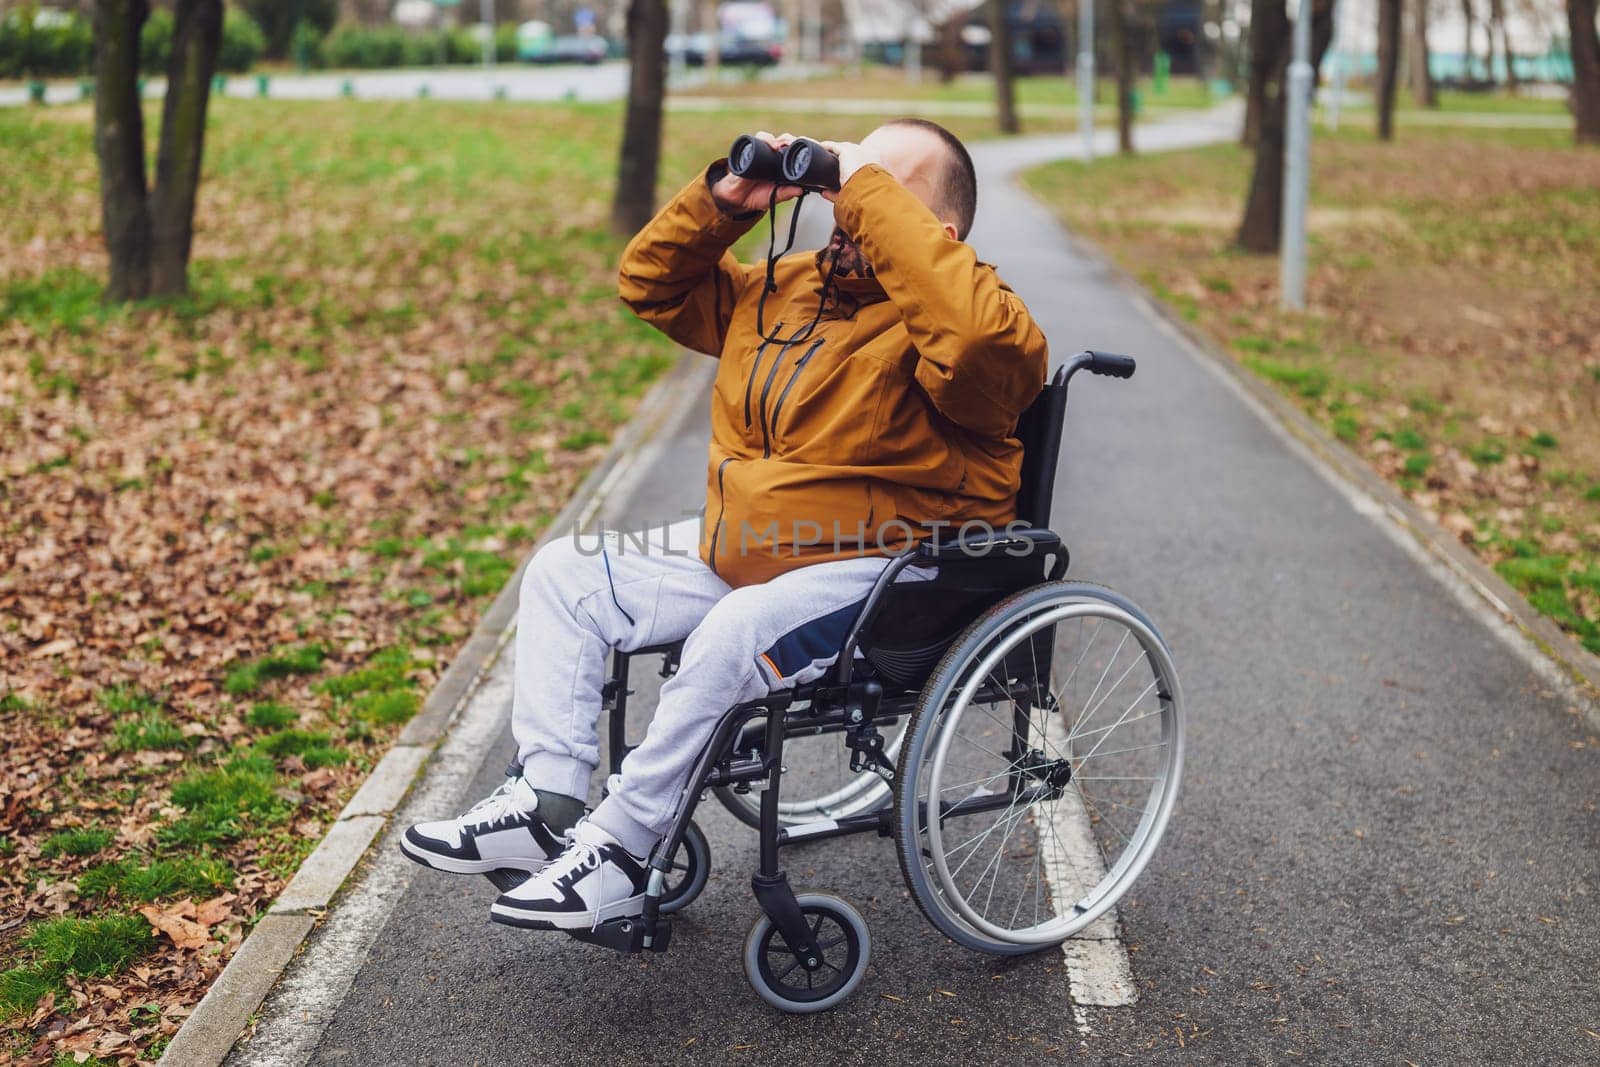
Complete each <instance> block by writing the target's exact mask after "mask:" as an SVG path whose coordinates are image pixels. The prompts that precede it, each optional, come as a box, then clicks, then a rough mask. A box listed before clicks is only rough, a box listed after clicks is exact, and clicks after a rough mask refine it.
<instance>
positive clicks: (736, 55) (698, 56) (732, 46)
mask: <svg viewBox="0 0 1600 1067" xmlns="http://www.w3.org/2000/svg"><path fill="white" fill-rule="evenodd" d="M718 43H719V46H720V47H719V48H718V56H717V58H718V61H719V62H720V63H721V64H722V65H723V66H727V67H770V66H772V65H773V64H775V63H777V62H778V61H779V60H780V59H782V58H783V46H782V45H781V44H778V43H777V42H776V41H763V40H758V39H756V38H753V37H742V36H740V35H738V34H733V33H725V34H723V35H722V37H721V39H720V40H719V42H718ZM666 48H667V57H668V58H669V59H671V58H676V57H677V56H678V54H679V53H682V55H683V61H684V62H685V63H686V64H688V65H689V66H691V67H702V66H705V63H706V59H707V57H708V56H710V54H711V35H710V34H708V33H673V34H668V35H667V43H666Z"/></svg>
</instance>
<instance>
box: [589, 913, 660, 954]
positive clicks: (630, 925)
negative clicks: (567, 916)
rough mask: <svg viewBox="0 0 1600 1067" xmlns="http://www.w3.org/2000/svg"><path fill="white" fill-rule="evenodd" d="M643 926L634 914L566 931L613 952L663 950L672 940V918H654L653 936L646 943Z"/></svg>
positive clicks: (643, 922)
mask: <svg viewBox="0 0 1600 1067" xmlns="http://www.w3.org/2000/svg"><path fill="white" fill-rule="evenodd" d="M645 926H646V923H645V921H644V920H643V919H641V918H638V917H637V916H635V917H634V918H631V919H612V920H610V921H609V922H603V923H601V924H600V925H599V926H596V927H595V928H594V929H593V930H568V931H566V932H567V933H569V934H571V935H572V936H573V937H574V938H576V939H577V940H579V941H585V942H587V943H589V944H591V945H600V946H602V947H604V948H609V949H611V950H612V951H614V952H628V953H631V952H646V951H649V952H665V951H666V950H667V942H669V941H671V940H672V920H670V919H668V918H666V917H664V916H663V917H661V918H658V919H657V920H656V922H655V936H654V937H653V938H651V939H650V943H649V944H648V945H647V944H645V937H646V933H645Z"/></svg>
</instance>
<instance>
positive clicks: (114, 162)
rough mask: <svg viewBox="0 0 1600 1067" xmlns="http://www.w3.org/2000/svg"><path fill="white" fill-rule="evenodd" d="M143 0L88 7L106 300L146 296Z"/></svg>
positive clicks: (102, 0)
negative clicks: (107, 264)
mask: <svg viewBox="0 0 1600 1067" xmlns="http://www.w3.org/2000/svg"><path fill="white" fill-rule="evenodd" d="M149 13H150V12H149V8H148V7H146V5H145V0H97V2H96V3H95V5H94V74H95V78H94V148H95V155H96V156H97V157H99V160H100V221H101V227H102V229H103V230H104V231H105V241H106V251H107V252H108V253H109V254H110V257H111V276H110V280H109V281H108V282H107V284H106V291H105V299H106V301H107V302H108V303H111V302H120V301H124V300H142V299H143V298H144V297H145V296H147V295H148V294H149V292H150V208H149V204H148V201H147V198H146V190H147V188H148V186H147V184H146V180H145V170H144V112H143V111H142V110H141V109H140V107H139V31H140V30H141V29H142V28H143V26H144V20H145V18H146V17H147V16H148V15H149Z"/></svg>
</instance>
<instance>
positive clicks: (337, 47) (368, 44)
mask: <svg viewBox="0 0 1600 1067" xmlns="http://www.w3.org/2000/svg"><path fill="white" fill-rule="evenodd" d="M405 41H406V35H405V34H404V33H403V32H401V31H400V30H398V29H395V28H393V27H383V28H380V29H372V30H364V29H360V28H358V27H355V26H340V27H339V28H338V29H336V30H334V31H333V32H332V33H330V34H329V35H328V37H327V39H326V40H325V41H323V44H322V53H323V57H324V58H325V59H326V60H327V63H328V65H329V66H330V67H356V68H360V69H363V70H371V69H373V68H376V67H398V66H400V65H401V63H402V62H403V61H404V58H405Z"/></svg>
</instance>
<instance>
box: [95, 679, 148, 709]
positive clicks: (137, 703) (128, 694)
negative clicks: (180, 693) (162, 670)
mask: <svg viewBox="0 0 1600 1067" xmlns="http://www.w3.org/2000/svg"><path fill="white" fill-rule="evenodd" d="M99 699H100V706H101V707H103V708H105V709H106V710H107V711H109V712H111V713H112V714H113V715H142V714H147V713H149V712H154V711H160V710H161V707H162V700H161V698H160V697H158V696H156V695H155V694H154V693H147V692H145V691H144V690H143V689H140V688H138V687H137V686H131V685H114V686H112V687H111V688H109V689H102V690H101V691H100V697H99Z"/></svg>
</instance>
